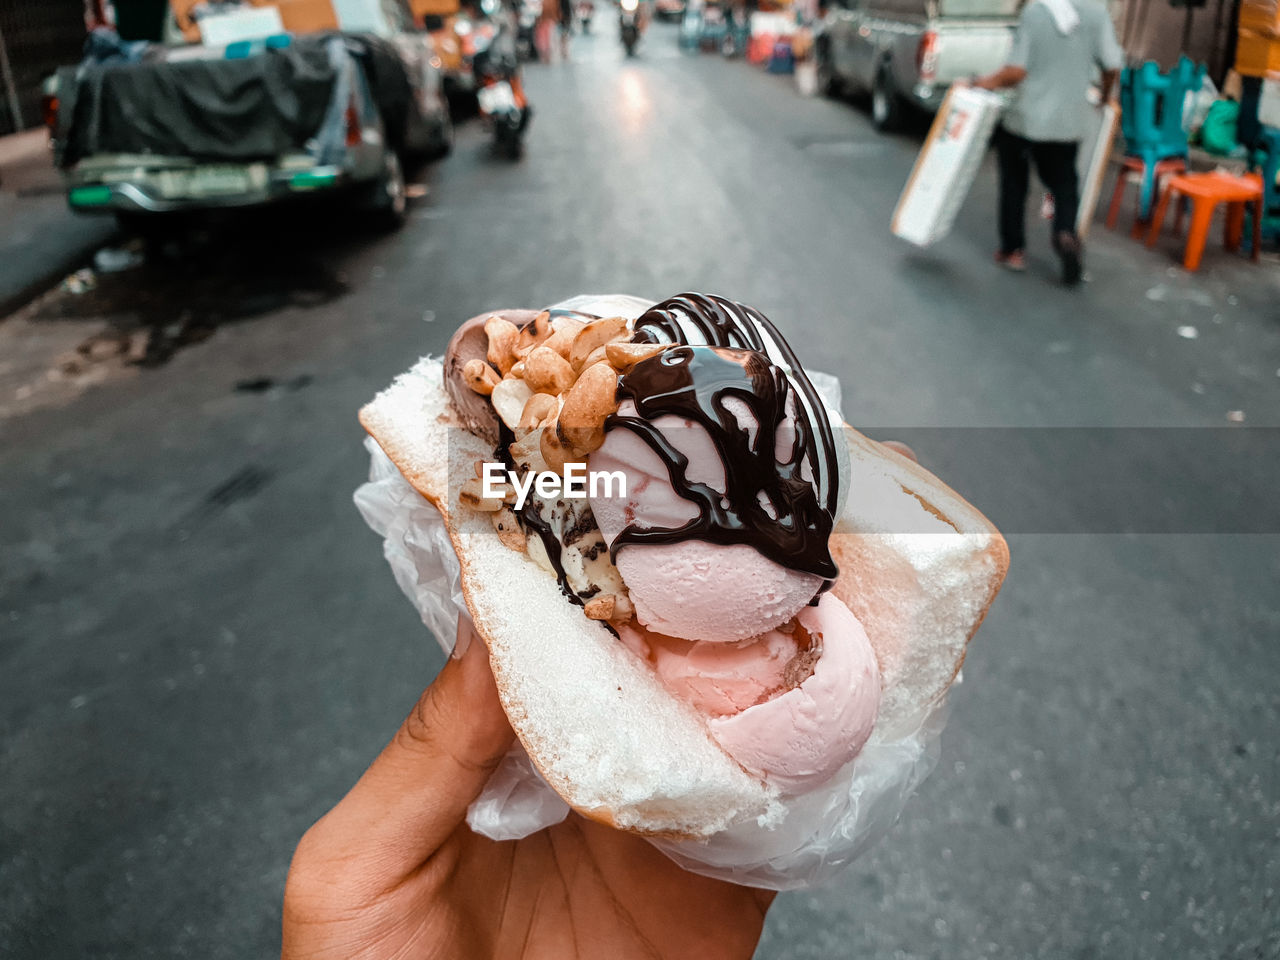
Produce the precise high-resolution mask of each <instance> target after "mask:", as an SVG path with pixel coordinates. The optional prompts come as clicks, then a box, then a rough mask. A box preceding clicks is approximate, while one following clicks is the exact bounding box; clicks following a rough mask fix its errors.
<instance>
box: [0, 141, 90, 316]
mask: <svg viewBox="0 0 1280 960" xmlns="http://www.w3.org/2000/svg"><path fill="white" fill-rule="evenodd" d="M114 233H115V221H114V220H111V219H109V218H101V219H97V220H85V219H83V218H80V217H77V216H76V215H75V214H73V213H72V212H71V211H70V210H69V209H68V208H67V200H66V195H65V192H64V190H63V187H62V179H61V177H60V176H59V175H58V172H57V171H56V170H55V169H54V166H53V161H52V154H51V152H50V150H49V137H48V134H47V133H46V132H45V131H44V129H43V128H41V129H39V130H30V131H27V132H25V133H19V134H14V135H11V136H7V137H0V317H3V316H4V315H6V314H7V313H9V312H10V311H11V310H13V309H15V308H17V307H19V306H21V305H22V303H23V302H24V301H25V300H27V299H30V298H31V297H32V296H34V295H35V294H37V293H40V292H41V289H42V288H43V287H47V286H49V285H50V284H51V283H53V282H55V281H57V280H60V279H62V277H63V275H65V274H67V273H70V272H71V271H72V270H73V269H75V268H77V267H80V266H83V265H84V264H85V263H87V262H88V260H89V257H90V256H91V255H92V254H93V251H94V250H96V249H97V248H98V247H100V246H102V244H104V243H106V242H107V240H109V239H110V238H111V236H112V235H113V234H114Z"/></svg>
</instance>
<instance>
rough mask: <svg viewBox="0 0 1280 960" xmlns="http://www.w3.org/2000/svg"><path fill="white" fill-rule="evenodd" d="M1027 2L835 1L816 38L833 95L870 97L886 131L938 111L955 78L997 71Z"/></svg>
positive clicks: (823, 76) (824, 82)
mask: <svg viewBox="0 0 1280 960" xmlns="http://www.w3.org/2000/svg"><path fill="white" fill-rule="evenodd" d="M1019 6H1020V2H1019V0H829V6H828V8H827V13H826V16H825V17H824V18H823V20H822V22H821V25H820V28H819V31H818V33H817V36H816V38H815V47H814V49H815V53H816V56H817V65H818V82H819V85H820V87H821V88H822V89H823V90H824V92H827V93H844V92H853V93H864V94H869V95H870V100H871V119H872V122H873V123H874V124H875V125H876V127H877V128H878V129H881V130H890V129H892V128H894V127H896V126H898V125H899V124H900V123H901V121H902V118H903V114H904V109H906V108H912V107H914V108H918V109H921V110H925V111H928V112H930V113H932V112H934V111H936V110H937V109H938V107H939V106H940V105H941V103H942V98H943V96H944V95H945V94H946V92H947V87H949V86H950V85H951V83H952V82H953V81H955V80H958V79H961V78H964V77H970V76H975V75H978V74H985V73H990V72H992V71H993V70H995V69H996V68H998V67H999V66H1000V65H1001V64H1003V63H1004V62H1005V59H1006V57H1007V56H1008V54H1009V49H1010V47H1011V46H1012V43H1013V30H1014V26H1015V24H1016V23H1017V12H1018V8H1019Z"/></svg>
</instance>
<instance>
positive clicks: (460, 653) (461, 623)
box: [449, 613, 475, 660]
mask: <svg viewBox="0 0 1280 960" xmlns="http://www.w3.org/2000/svg"><path fill="white" fill-rule="evenodd" d="M474 629H475V627H474V626H473V625H472V623H471V618H470V617H468V616H467V615H466V614H463V613H460V614H458V632H457V634H456V635H455V636H454V638H453V649H452V650H451V651H449V659H450V660H461V659H462V658H463V657H464V656H465V655H466V653H467V648H468V647H470V646H471V633H472V631H473V630H474Z"/></svg>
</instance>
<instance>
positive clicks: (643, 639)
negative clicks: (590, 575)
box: [617, 624, 800, 717]
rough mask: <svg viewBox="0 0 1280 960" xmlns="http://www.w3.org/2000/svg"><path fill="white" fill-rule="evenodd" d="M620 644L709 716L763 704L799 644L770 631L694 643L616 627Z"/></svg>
mask: <svg viewBox="0 0 1280 960" xmlns="http://www.w3.org/2000/svg"><path fill="white" fill-rule="evenodd" d="M617 629H618V633H619V636H620V638H621V639H622V642H623V643H625V644H626V645H627V646H628V647H630V648H631V650H633V651H634V652H635V653H637V654H639V655H640V656H641V657H644V658H645V659H646V660H648V661H649V662H650V663H651V664H653V668H654V670H655V671H656V672H657V674H658V678H659V679H660V680H662V682H663V684H664V685H665V686H666V687H667V689H668V690H670V691H671V692H672V693H674V694H675V695H676V696H677V697H679V698H680V699H681V700H684V701H686V702H687V703H689V704H692V705H693V706H694V707H695V708H697V710H698V711H699V712H701V713H705V714H707V715H708V716H712V717H721V716H728V715H730V714H734V713H738V712H739V711H741V710H745V709H746V708H747V707H750V706H753V705H754V704H757V703H762V702H764V701H765V700H767V699H768V698H769V697H771V696H774V695H775V694H778V693H781V692H782V691H783V690H784V689H785V688H786V682H787V680H786V678H787V673H788V666H789V665H791V664H793V662H794V661H796V657H797V655H798V654H799V653H800V646H799V643H798V641H797V639H796V637H795V634H794V632H793V633H784V632H782V631H781V630H770V631H769V632H768V633H765V634H763V635H762V636H759V637H755V638H753V639H751V640H740V641H737V642H734V643H699V642H698V641H696V640H681V639H680V638H679V637H665V636H662V635H661V634H657V633H652V632H650V631H648V630H645V629H644V628H643V627H636V626H634V625H632V624H620V625H619V626H618V628H617Z"/></svg>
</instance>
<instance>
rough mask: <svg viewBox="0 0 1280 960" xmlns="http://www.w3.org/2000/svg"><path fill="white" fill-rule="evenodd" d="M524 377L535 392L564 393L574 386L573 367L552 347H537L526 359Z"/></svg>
mask: <svg viewBox="0 0 1280 960" xmlns="http://www.w3.org/2000/svg"><path fill="white" fill-rule="evenodd" d="M524 379H525V382H526V383H527V384H529V386H530V387H531V388H533V391H534V392H535V393H554V394H560V393H564V392H565V391H566V390H568V389H569V388H570V387H571V386H573V380H574V376H573V367H571V366H570V365H569V361H568V360H566V359H565V358H564V357H562V356H560V354H558V353H556V352H555V351H554V350H552V349H551V348H550V347H545V346H543V347H537V348H536V349H534V350H533V351H532V352H531V353H530V354H529V356H528V357H526V358H525V361H524Z"/></svg>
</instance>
